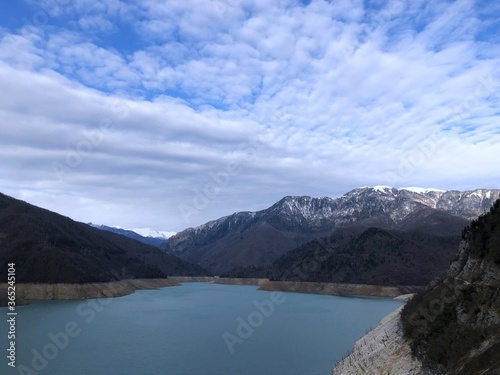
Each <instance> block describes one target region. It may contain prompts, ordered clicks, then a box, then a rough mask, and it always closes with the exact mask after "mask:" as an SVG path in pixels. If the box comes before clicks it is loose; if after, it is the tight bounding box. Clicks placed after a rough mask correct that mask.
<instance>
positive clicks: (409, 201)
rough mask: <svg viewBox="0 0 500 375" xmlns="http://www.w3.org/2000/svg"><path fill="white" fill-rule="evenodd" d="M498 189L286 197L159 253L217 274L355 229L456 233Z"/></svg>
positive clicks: (176, 240)
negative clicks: (177, 257) (354, 225)
mask: <svg viewBox="0 0 500 375" xmlns="http://www.w3.org/2000/svg"><path fill="white" fill-rule="evenodd" d="M499 197H500V190H486V189H478V190H474V191H466V192H459V191H442V190H436V189H420V188H401V189H395V188H391V187H387V186H376V187H373V188H372V187H362V188H358V189H354V190H352V191H350V192H348V193H347V194H345V195H343V196H342V197H340V198H329V197H324V198H311V197H308V196H301V197H291V196H289V197H285V198H283V199H281V200H280V201H279V202H277V203H275V204H274V205H273V206H271V207H269V208H268V209H265V210H261V211H258V212H238V213H235V214H233V215H230V216H226V217H223V218H220V219H218V220H214V221H210V222H208V223H206V224H203V225H200V226H198V227H195V228H188V229H186V230H184V231H182V232H180V233H177V234H176V235H174V236H172V237H171V238H170V239H169V240H168V242H167V243H165V244H164V245H163V246H162V249H163V250H165V251H166V252H168V253H170V254H175V255H178V256H180V257H181V258H183V259H185V260H188V261H190V262H193V263H196V264H200V265H202V266H203V267H205V268H207V269H209V270H210V271H212V272H214V273H216V274H222V273H225V272H228V271H230V270H232V269H235V268H240V267H249V266H254V267H262V266H269V265H270V264H271V263H272V262H273V261H274V260H276V259H277V258H279V257H280V256H282V255H284V254H285V253H287V252H288V251H290V250H292V249H294V248H296V247H298V246H300V245H302V244H305V243H307V242H309V241H311V240H313V239H315V238H318V237H324V236H328V235H329V234H331V233H332V232H333V231H334V230H335V229H338V228H345V227H348V226H350V225H353V224H356V225H359V226H364V227H365V228H369V227H378V228H383V229H388V230H389V229H391V230H392V229H398V230H403V231H417V230H418V231H421V232H425V233H429V234H432V235H445V236H448V235H459V234H460V230H461V229H460V228H462V227H463V226H464V224H465V223H466V222H467V221H470V220H472V219H474V218H476V217H477V216H478V215H480V214H481V213H482V212H484V211H485V210H487V209H488V208H489V207H490V206H491V205H492V204H493V202H494V201H495V200H496V199H498V198H499Z"/></svg>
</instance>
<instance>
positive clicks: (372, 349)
mask: <svg viewBox="0 0 500 375" xmlns="http://www.w3.org/2000/svg"><path fill="white" fill-rule="evenodd" d="M408 298H410V296H407V297H406V298H405V300H407V299H408ZM403 307H404V306H401V307H399V308H398V309H396V310H395V311H393V312H392V313H390V314H389V315H387V316H386V317H384V318H383V319H382V320H381V321H380V323H379V324H378V326H377V327H376V328H375V329H373V330H372V331H370V332H368V333H367V334H366V335H364V336H363V337H361V338H360V339H359V340H358V341H356V343H355V344H354V347H353V348H352V349H351V351H350V352H349V354H348V355H347V356H346V357H344V358H343V359H342V360H340V361H339V362H338V363H336V365H335V367H334V368H333V371H332V375H356V374H373V375H382V374H421V375H424V374H425V375H427V374H428V375H430V372H427V371H426V370H424V368H423V365H422V362H420V360H418V359H416V358H415V357H414V356H413V355H412V350H411V346H410V342H409V341H408V340H407V339H406V338H405V337H404V335H403V327H402V323H401V311H402V310H403Z"/></svg>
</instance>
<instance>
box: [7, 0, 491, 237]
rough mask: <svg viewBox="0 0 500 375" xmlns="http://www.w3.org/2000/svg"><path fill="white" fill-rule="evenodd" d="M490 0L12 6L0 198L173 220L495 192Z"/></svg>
mask: <svg viewBox="0 0 500 375" xmlns="http://www.w3.org/2000/svg"><path fill="white" fill-rule="evenodd" d="M499 18H500V3H499V2H498V1H470V0H457V1H441V0H432V1H419V0H415V1H411V2H410V1H397V0H395V1H392V0H388V1H385V0H370V1H357V0H332V1H323V0H311V1H306V0H275V1H273V0H253V1H250V0H189V1H187V0H182V1H180V0H169V1H161V0H123V1H118V0H100V1H94V0H24V1H23V0H20V1H16V2H9V4H8V5H5V4H3V5H2V10H1V12H0V192H2V193H4V194H7V195H10V196H13V197H15V198H18V199H22V200H25V201H28V202H30V203H32V204H35V205H38V206H41V207H44V208H47V209H50V210H53V211H56V212H59V213H61V214H63V215H66V216H69V217H71V218H73V219H75V220H78V221H82V222H93V223H97V224H106V225H111V226H121V227H123V228H143V227H147V228H152V229H156V230H163V231H173V232H176V231H180V230H183V229H185V228H187V227H192V226H196V225H200V224H203V223H205V222H207V221H209V220H213V219H217V218H219V217H221V216H225V215H229V214H232V213H233V212H237V211H256V210H261V209H265V208H267V207H269V206H271V205H272V204H273V203H275V202H276V201H278V200H279V199H281V198H282V197H284V196H287V195H309V196H314V197H323V196H329V197H338V196H341V195H343V194H344V193H346V192H348V191H350V190H352V189H354V188H356V187H359V186H374V185H389V186H394V187H405V186H419V187H432V188H438V189H443V190H451V189H453V190H471V189H475V188H500V175H499V164H498V158H499V155H500V21H499Z"/></svg>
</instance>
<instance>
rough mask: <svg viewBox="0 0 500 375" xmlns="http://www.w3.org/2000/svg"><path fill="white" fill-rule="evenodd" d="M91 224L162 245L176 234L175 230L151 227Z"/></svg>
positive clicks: (138, 239) (151, 243)
mask: <svg viewBox="0 0 500 375" xmlns="http://www.w3.org/2000/svg"><path fill="white" fill-rule="evenodd" d="M89 225H91V226H93V227H94V228H97V229H101V230H105V231H107V232H113V233H117V234H121V235H122V236H126V237H129V238H133V239H134V240H137V241H140V242H142V243H145V244H148V245H153V246H160V245H162V244H163V243H164V242H165V241H166V240H167V239H168V238H170V237H172V236H173V235H174V234H175V232H161V231H156V230H153V229H150V228H138V229H123V228H121V227H110V226H107V225H98V224H92V223H89Z"/></svg>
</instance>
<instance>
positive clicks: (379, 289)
mask: <svg viewBox="0 0 500 375" xmlns="http://www.w3.org/2000/svg"><path fill="white" fill-rule="evenodd" d="M419 289H421V288H420V287H417V286H384V285H369V284H339V283H321V282H306V281H268V282H266V283H264V284H263V285H261V287H260V288H259V290H266V291H279V292H300V293H315V294H326V295H333V296H359V297H361V296H365V297H392V298H394V297H398V296H401V295H405V294H412V293H415V292H417V291H418V290H419Z"/></svg>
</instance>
